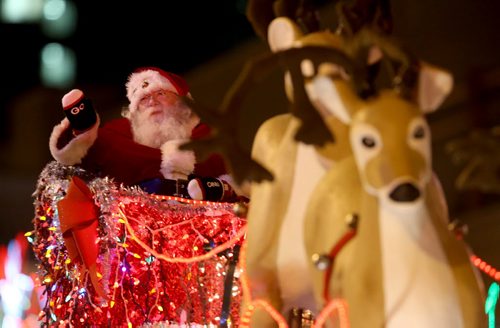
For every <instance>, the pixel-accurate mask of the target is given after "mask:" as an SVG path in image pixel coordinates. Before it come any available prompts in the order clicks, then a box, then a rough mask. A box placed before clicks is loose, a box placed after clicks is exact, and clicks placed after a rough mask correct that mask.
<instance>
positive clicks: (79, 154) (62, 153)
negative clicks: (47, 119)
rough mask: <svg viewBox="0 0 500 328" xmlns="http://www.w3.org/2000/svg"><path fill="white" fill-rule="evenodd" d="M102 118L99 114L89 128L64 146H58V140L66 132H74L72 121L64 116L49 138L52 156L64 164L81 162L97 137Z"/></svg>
mask: <svg viewBox="0 0 500 328" xmlns="http://www.w3.org/2000/svg"><path fill="white" fill-rule="evenodd" d="M99 123H100V119H99V116H97V122H96V123H95V124H94V126H93V127H91V128H90V129H89V130H87V131H85V132H83V133H80V134H78V135H76V136H75V137H74V138H73V139H71V140H70V141H69V142H68V143H67V144H66V145H64V146H63V147H62V148H58V142H59V139H60V138H61V136H62V135H63V134H64V133H72V132H71V131H70V130H71V126H70V123H69V121H68V119H67V118H64V119H63V120H62V121H61V123H59V124H58V125H56V126H54V128H53V129H52V133H51V134H50V139H49V149H50V153H51V154H52V157H54V159H55V160H56V161H58V162H59V163H61V164H63V165H75V164H80V163H81V162H82V159H83V158H84V157H85V155H87V151H88V150H89V148H90V147H91V146H92V145H93V144H94V142H95V140H96V139H97V132H98V130H99Z"/></svg>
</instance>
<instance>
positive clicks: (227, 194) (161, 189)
mask: <svg viewBox="0 0 500 328" xmlns="http://www.w3.org/2000/svg"><path fill="white" fill-rule="evenodd" d="M126 90H127V98H128V100H129V105H128V108H126V109H125V110H124V111H123V113H122V114H123V116H124V117H123V118H119V119H115V120H112V121H110V122H108V123H107V124H104V125H103V126H102V127H101V126H100V120H99V117H98V115H95V116H94V119H93V121H92V118H91V119H90V124H88V123H89V119H88V117H89V113H88V109H87V113H86V114H87V117H86V119H84V122H83V123H84V124H87V125H89V127H88V128H86V129H82V122H80V124H79V123H78V118H77V117H75V116H71V115H67V117H66V118H64V119H63V120H62V121H61V123H60V124H59V125H57V126H55V127H54V129H53V131H52V134H51V136H50V141H49V146H50V152H51V154H52V156H53V157H54V159H55V160H57V161H58V162H60V163H61V164H64V165H80V166H81V167H83V168H84V169H86V170H88V171H90V172H92V173H94V174H96V175H97V176H101V177H103V176H108V177H110V178H113V179H114V181H116V182H117V183H120V184H124V185H128V186H132V185H138V186H140V187H142V188H143V189H145V190H146V191H148V192H153V193H159V194H169V195H176V196H182V197H191V198H194V199H210V200H223V199H225V200H227V199H230V198H231V197H233V196H234V192H233V191H232V188H231V187H230V185H229V184H228V183H227V182H226V181H227V180H230V177H229V175H227V171H226V168H225V165H224V161H223V159H222V158H221V157H220V156H218V155H217V154H214V155H212V156H211V157H209V158H208V159H207V160H206V161H203V162H197V161H196V158H195V154H194V153H193V152H192V151H186V150H179V148H178V147H179V145H180V144H183V143H185V142H187V141H188V140H189V139H199V138H202V137H204V136H207V135H208V134H209V132H210V129H209V127H208V126H207V125H205V124H203V123H200V119H199V117H198V116H197V115H196V114H195V113H194V112H193V111H192V110H191V109H190V108H189V107H188V106H187V104H186V103H185V101H184V100H183V97H191V95H190V93H189V87H188V85H187V83H186V82H185V81H184V80H183V79H182V78H181V77H180V76H178V75H175V74H173V73H169V72H165V71H163V70H161V69H159V68H156V67H144V68H139V69H137V70H136V71H134V72H133V73H132V74H131V75H130V76H129V79H128V81H127V83H126ZM62 102H63V108H65V109H71V108H72V109H75V108H78V106H80V107H79V108H81V109H82V108H84V107H85V106H84V105H85V104H87V105H88V104H89V103H88V101H86V100H85V98H84V97H83V93H82V92H81V91H80V90H77V89H75V90H72V91H71V92H69V93H67V94H66V95H65V96H64V97H63V99H62ZM82 103H83V104H84V105H82ZM78 104H79V105H78ZM75 106H76V107H75ZM82 106H83V107H82ZM87 107H88V106H87ZM65 112H67V113H71V110H65ZM76 112H78V110H77V111H76ZM74 113H75V111H73V114H74ZM80 113H84V111H83V110H82V111H80ZM77 116H78V115H77ZM80 116H81V117H83V116H82V115H80ZM81 120H82V118H80V121H81ZM193 175H194V176H195V177H196V179H192V181H189V182H190V183H189V191H188V176H189V177H191V176H193ZM221 177H222V179H220V178H221ZM207 179H208V180H210V181H211V182H209V183H208V184H207ZM214 187H216V188H214ZM209 189H211V190H209Z"/></svg>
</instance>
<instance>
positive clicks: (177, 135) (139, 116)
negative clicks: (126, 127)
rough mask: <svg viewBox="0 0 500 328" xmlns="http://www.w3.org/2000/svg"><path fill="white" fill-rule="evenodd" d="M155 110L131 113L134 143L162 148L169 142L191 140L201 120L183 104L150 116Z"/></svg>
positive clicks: (148, 109) (149, 109)
mask: <svg viewBox="0 0 500 328" xmlns="http://www.w3.org/2000/svg"><path fill="white" fill-rule="evenodd" d="M152 110H154V108H147V109H146V110H144V111H140V112H139V111H134V112H133V113H130V117H129V119H130V123H131V126H132V134H133V136H134V141H135V142H137V143H139V144H141V145H144V146H148V147H152V148H160V146H161V145H162V144H164V143H165V142H166V141H169V140H175V139H189V138H190V137H191V131H192V130H193V128H194V127H195V126H196V124H197V123H198V121H199V119H198V118H197V117H196V116H195V115H193V113H192V112H191V109H190V108H189V107H187V106H186V105H184V104H182V103H178V104H176V105H172V106H169V107H168V108H167V109H163V112H162V113H161V114H156V115H155V116H150V112H151V111H152Z"/></svg>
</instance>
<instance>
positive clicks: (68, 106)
mask: <svg viewBox="0 0 500 328" xmlns="http://www.w3.org/2000/svg"><path fill="white" fill-rule="evenodd" d="M62 105H63V109H64V114H65V115H66V117H67V118H68V120H69V122H70V124H71V127H72V128H73V130H74V131H75V133H81V132H84V131H86V130H88V129H90V128H91V127H92V126H94V124H95V123H96V122H97V114H96V112H95V110H94V107H93V106H92V102H91V101H90V100H89V99H88V98H85V95H84V94H83V92H82V91H81V90H78V89H73V90H71V91H70V92H68V93H67V94H65V95H64V97H63V99H62Z"/></svg>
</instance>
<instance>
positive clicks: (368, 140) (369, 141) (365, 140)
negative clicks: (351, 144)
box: [361, 136, 377, 148]
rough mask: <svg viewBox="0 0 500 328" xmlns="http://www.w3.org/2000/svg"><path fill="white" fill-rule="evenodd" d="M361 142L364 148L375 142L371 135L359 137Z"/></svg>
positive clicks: (372, 145)
mask: <svg viewBox="0 0 500 328" xmlns="http://www.w3.org/2000/svg"><path fill="white" fill-rule="evenodd" d="M361 143H362V144H363V146H365V147H366V148H373V147H375V145H376V144H377V143H376V141H375V139H374V138H372V137H368V136H366V137H363V138H362V139H361Z"/></svg>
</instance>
